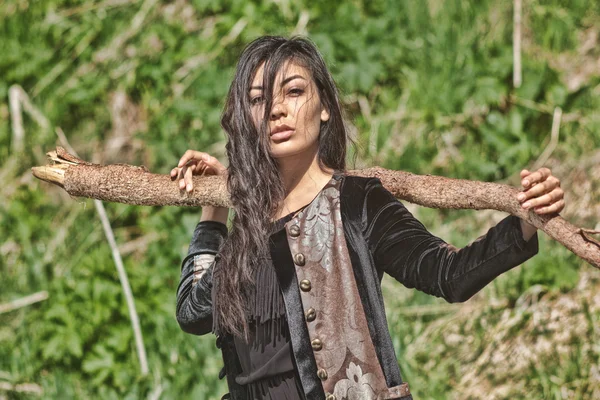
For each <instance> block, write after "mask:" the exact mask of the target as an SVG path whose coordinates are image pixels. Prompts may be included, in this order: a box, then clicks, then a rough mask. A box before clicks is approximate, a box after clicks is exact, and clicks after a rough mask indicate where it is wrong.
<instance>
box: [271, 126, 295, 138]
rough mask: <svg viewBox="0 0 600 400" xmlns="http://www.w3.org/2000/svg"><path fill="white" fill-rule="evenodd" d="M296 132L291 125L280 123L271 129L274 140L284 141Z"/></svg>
mask: <svg viewBox="0 0 600 400" xmlns="http://www.w3.org/2000/svg"><path fill="white" fill-rule="evenodd" d="M293 133H294V128H292V127H290V126H289V125H278V126H276V127H275V128H273V129H271V139H272V140H274V141H282V140H286V139H289V138H290V137H291V136H292V134H293Z"/></svg>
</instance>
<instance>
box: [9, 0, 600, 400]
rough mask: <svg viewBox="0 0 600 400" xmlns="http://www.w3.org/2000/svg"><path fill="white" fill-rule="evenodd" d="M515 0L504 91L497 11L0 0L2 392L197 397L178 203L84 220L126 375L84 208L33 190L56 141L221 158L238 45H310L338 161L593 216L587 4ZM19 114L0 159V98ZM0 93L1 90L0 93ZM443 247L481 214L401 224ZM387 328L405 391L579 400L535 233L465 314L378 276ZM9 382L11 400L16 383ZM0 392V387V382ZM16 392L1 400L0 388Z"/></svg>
mask: <svg viewBox="0 0 600 400" xmlns="http://www.w3.org/2000/svg"><path fill="white" fill-rule="evenodd" d="M523 3H524V6H523V21H522V27H523V29H522V30H523V35H522V36H523V37H522V47H523V60H522V63H523V84H522V86H521V87H520V88H518V89H515V88H514V87H513V84H512V74H513V55H512V33H513V4H512V1H493V0H479V1H475V0H473V1H465V0H463V1H460V0H447V1H442V0H440V1H434V0H431V1H424V0H404V1H392V0H387V1H386V0H373V1H345V2H342V1H340V2H333V1H308V0H297V1H293V2H292V1H288V0H278V1H241V0H238V1H223V0H175V1H171V2H166V1H156V0H143V1H142V0H102V1H77V0H40V1H33V0H29V1H28V0H7V1H4V2H2V3H1V4H0V177H1V185H0V229H1V233H2V238H1V239H0V274H1V276H2V279H1V280H0V304H2V303H8V302H10V301H12V300H15V299H18V298H21V297H23V296H26V295H29V294H31V293H34V292H37V291H42V290H45V291H47V292H48V294H49V297H48V299H47V300H45V301H43V302H40V303H37V304H35V305H31V306H28V307H24V308H20V309H18V310H15V311H10V312H5V313H2V314H0V399H2V398H9V399H12V398H52V399H66V398H108V399H111V398H114V399H122V398H126V399H138V398H148V399H155V398H163V399H184V398H195V399H205V398H206V399H208V398H219V397H220V395H222V394H223V393H225V392H226V385H225V383H224V382H223V381H219V380H218V379H217V374H218V372H219V370H220V368H221V365H222V362H221V359H220V355H219V353H218V351H217V349H216V348H215V345H214V337H213V336H212V335H208V336H204V337H199V338H198V337H194V336H191V335H187V334H185V333H183V332H182V331H181V330H180V329H179V327H178V325H177V322H176V320H175V316H174V314H175V291H176V287H177V284H178V279H179V265H180V262H181V260H182V258H183V256H184V255H185V254H186V251H187V245H188V243H189V239H190V237H191V232H192V230H193V228H194V226H195V224H196V222H197V221H198V219H199V215H200V210H196V209H184V208H174V207H154V208H150V207H137V206H129V205H122V204H106V207H107V211H108V214H109V218H110V220H111V223H112V227H113V229H114V231H115V235H116V237H117V242H118V244H119V245H120V249H121V252H122V254H123V258H124V262H125V267H126V270H127V273H128V275H129V278H130V281H131V285H132V289H133V293H134V296H135V301H136V306H137V310H138V312H139V315H140V320H141V324H142V331H143V334H144V341H145V346H146V350H147V353H148V358H149V363H150V374H149V375H148V376H145V377H142V376H140V373H139V365H138V361H137V355H136V351H135V343H134V340H133V335H132V330H131V326H130V322H129V317H128V313H127V308H126V304H125V300H124V297H123V295H122V291H121V287H120V284H119V281H118V277H117V273H116V270H115V267H114V263H113V260H112V258H111V252H110V248H109V246H108V244H107V242H106V240H105V238H104V235H103V232H102V227H101V224H100V221H99V219H98V217H97V215H96V213H95V210H94V206H93V204H92V202H91V200H86V199H73V198H70V197H69V196H68V195H67V194H66V193H65V192H63V191H62V190H61V189H59V188H56V187H53V186H51V185H49V184H46V183H42V182H39V181H37V180H36V179H35V178H33V177H32V176H31V173H30V168H31V167H32V166H34V165H44V164H46V160H45V156H44V153H45V152H46V151H49V150H52V149H53V148H54V147H55V145H56V144H58V143H59V142H58V139H57V136H56V132H55V131H56V129H57V128H60V129H62V131H63V132H64V133H65V135H66V136H67V138H68V139H69V141H70V143H71V145H72V146H73V147H74V148H75V149H76V150H77V151H78V153H79V154H80V156H81V157H82V158H84V159H86V160H90V161H94V162H100V163H129V164H136V165H140V164H143V165H146V166H147V167H149V168H150V169H151V170H152V171H153V172H159V173H168V171H169V170H170V169H171V168H172V167H174V166H175V164H176V162H177V160H178V159H179V157H180V156H181V155H182V154H183V152H184V151H185V150H187V149H188V148H192V149H198V150H203V151H207V152H209V153H211V154H213V155H215V156H217V157H219V158H221V160H222V161H224V162H225V160H224V159H223V158H224V156H223V154H224V146H225V137H224V134H223V132H222V131H221V129H220V126H219V119H220V114H221V110H222V106H223V103H224V98H225V95H226V92H227V89H228V86H229V84H230V82H231V79H232V75H233V69H234V66H235V62H236V59H237V57H238V55H239V53H240V51H241V49H242V48H243V46H244V45H245V44H246V43H248V42H249V41H251V40H252V39H254V38H256V37H258V36H260V35H264V34H282V35H291V34H303V35H307V36H309V37H310V38H311V39H312V40H314V41H315V42H316V44H317V45H318V47H319V48H320V50H321V51H322V53H323V55H324V57H325V59H326V61H327V63H328V65H329V67H330V69H331V71H332V73H333V75H334V77H335V79H336V81H337V83H338V85H339V87H340V89H341V91H342V93H343V101H344V104H345V106H346V109H347V111H348V116H349V118H350V120H351V122H352V123H353V126H354V127H355V128H356V129H353V132H355V136H356V140H357V143H358V146H357V150H356V152H355V156H356V162H355V164H354V163H351V165H350V167H351V168H354V167H356V168H362V167H366V166H372V165H380V166H382V167H386V168H391V169H400V170H405V171H410V172H414V173H419V174H438V175H444V176H448V177H454V178H466V179H476V180H485V181H497V182H503V183H510V184H513V185H518V183H519V180H518V173H519V171H520V169H521V168H531V167H532V166H533V165H534V164H535V162H536V161H537V160H538V158H539V157H540V155H541V154H542V152H543V151H544V149H545V148H546V146H548V144H549V143H550V131H551V126H552V118H553V113H554V110H555V108H556V107H560V109H561V110H562V112H563V114H562V123H561V125H560V134H559V140H558V144H557V146H556V148H555V149H554V151H553V152H552V153H551V155H550V157H549V158H548V159H547V160H545V161H546V162H545V165H548V166H550V167H552V169H553V171H554V173H555V174H556V175H557V176H559V177H560V178H561V180H562V183H563V187H564V188H565V190H566V191H567V193H568V196H567V209H566V210H565V212H564V213H563V214H564V215H565V216H566V217H567V218H568V219H569V220H571V221H572V222H574V223H576V224H577V225H579V226H586V227H589V228H594V227H595V226H596V224H597V223H598V220H599V216H600V206H599V204H598V203H599V202H598V200H599V198H600V195H599V193H600V179H599V178H598V176H600V169H599V167H598V164H600V161H599V160H600V157H599V154H600V153H599V152H598V150H597V149H598V148H599V145H600V116H599V114H600V112H599V110H600V67H599V66H600V50H599V49H600V37H599V35H600V3H598V2H597V1H596V0H572V1H559V0H530V1H524V2H523ZM13 85H19V86H20V87H22V88H23V90H24V91H25V93H27V95H28V96H29V98H30V99H31V103H32V104H33V106H34V107H36V108H37V109H39V111H40V113H41V115H42V119H45V120H46V121H47V125H46V126H44V125H43V124H42V125H40V123H39V122H38V121H39V120H40V118H38V119H37V120H36V118H32V116H31V114H29V113H27V112H25V113H23V126H24V130H25V138H24V147H23V150H19V149H17V148H15V139H14V137H13V129H14V128H15V125H14V124H13V123H11V117H13V116H14V113H13V112H11V110H10V107H9V92H10V91H11V90H10V88H11V87H12V86H13ZM13 90H14V89H13ZM410 209H411V210H412V211H413V212H415V213H416V215H417V216H418V218H419V219H420V220H422V221H423V222H424V223H425V225H426V226H427V227H428V228H429V229H430V230H432V232H434V233H436V234H437V235H439V236H441V237H443V238H444V239H445V240H447V241H449V242H451V243H453V244H455V245H458V246H463V245H466V244H467V243H468V242H469V241H471V240H473V239H475V238H476V237H477V236H479V235H481V234H482V233H484V232H485V230H486V229H487V228H489V227H490V226H492V225H493V223H494V222H496V221H498V220H499V219H500V218H502V217H503V215H501V214H499V213H495V212H488V211H481V212H470V211H469V212H468V211H451V212H450V211H446V210H429V209H418V208H416V207H412V206H411V208H410ZM383 287H384V293H385V297H386V304H387V312H388V322H389V325H390V329H391V332H392V335H393V340H394V344H395V348H396V352H397V355H398V359H399V362H400V366H401V369H402V373H403V376H404V378H405V380H407V381H408V382H409V383H410V385H411V388H412V392H413V394H414V395H415V398H419V399H429V398H435V399H445V398H461V399H464V398H486V399H492V398H499V399H500V398H509V397H510V398H529V399H540V398H552V399H554V398H556V399H559V398H574V399H580V398H600V363H599V358H600V344H599V343H600V327H599V325H600V324H599V318H600V296H598V294H597V293H598V292H599V289H600V274H599V271H598V270H596V269H594V268H593V267H591V266H590V265H588V264H585V263H583V262H582V261H581V260H579V259H578V258H577V257H575V256H574V255H572V254H571V253H570V252H568V251H567V250H565V249H564V248H563V247H562V246H561V245H559V244H557V243H555V242H553V241H551V240H550V239H548V238H547V237H545V235H543V234H542V235H540V254H539V255H538V256H536V257H535V258H534V259H532V260H530V261H528V262H526V263H525V264H524V265H523V266H520V267H517V268H516V269H514V270H512V271H510V272H508V273H506V274H505V275H503V276H502V277H500V278H498V279H497V280H496V281H494V283H492V284H490V285H489V286H488V287H487V288H486V289H484V290H483V291H482V292H481V293H480V294H478V295H476V296H475V298H473V299H471V300H469V301H468V302H466V303H464V304H458V305H447V304H446V303H444V302H443V301H440V300H439V299H435V298H432V297H430V296H427V295H424V294H422V293H419V292H416V291H409V290H406V289H404V288H402V287H401V285H400V284H398V283H396V282H393V281H392V280H391V279H387V278H386V279H385V280H384V282H383ZM24 383H30V384H32V385H33V386H30V388H31V387H33V389H34V391H37V392H41V394H32V393H30V392H28V391H27V390H25V389H26V387H24V386H18V385H20V384H24ZM11 388H12V389H11ZM15 389H17V390H15Z"/></svg>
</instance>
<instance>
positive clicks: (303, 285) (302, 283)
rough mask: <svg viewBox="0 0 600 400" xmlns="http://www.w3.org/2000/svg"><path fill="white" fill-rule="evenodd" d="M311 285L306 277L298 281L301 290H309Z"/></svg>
mask: <svg viewBox="0 0 600 400" xmlns="http://www.w3.org/2000/svg"><path fill="white" fill-rule="evenodd" d="M311 287H312V286H311V284H310V281H309V280H308V279H302V280H301V281H300V289H302V291H303V292H310V289H311Z"/></svg>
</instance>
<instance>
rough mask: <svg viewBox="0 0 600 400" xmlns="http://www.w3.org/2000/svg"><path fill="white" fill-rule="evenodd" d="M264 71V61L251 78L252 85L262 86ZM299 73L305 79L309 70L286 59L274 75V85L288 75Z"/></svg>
mask: <svg viewBox="0 0 600 400" xmlns="http://www.w3.org/2000/svg"><path fill="white" fill-rule="evenodd" d="M264 71H265V63H262V64H261V65H260V66H259V67H258V69H257V70H256V73H255V74H254V77H253V78H252V86H262V85H263V84H262V81H263V77H264ZM293 75H300V76H301V77H303V78H305V79H306V80H310V72H309V71H308V70H307V69H306V68H304V67H303V66H302V65H300V64H298V63H295V62H293V61H286V62H285V63H283V65H282V66H281V68H280V69H279V71H277V76H275V85H274V86H275V87H277V86H279V84H280V82H281V81H282V80H283V79H285V78H286V77H288V76H293Z"/></svg>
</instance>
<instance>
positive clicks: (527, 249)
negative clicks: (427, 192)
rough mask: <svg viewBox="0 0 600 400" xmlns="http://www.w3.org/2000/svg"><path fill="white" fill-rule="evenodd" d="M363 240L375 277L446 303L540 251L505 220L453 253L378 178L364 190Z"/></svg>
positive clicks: (513, 219) (513, 223)
mask: <svg viewBox="0 0 600 400" xmlns="http://www.w3.org/2000/svg"><path fill="white" fill-rule="evenodd" d="M363 212H364V214H363V215H365V216H366V221H364V222H365V224H366V233H365V235H366V237H367V240H368V244H369V249H370V251H371V254H372V256H373V260H374V262H375V265H376V268H377V269H378V272H379V273H382V271H383V272H387V273H388V274H390V275H391V276H393V277H394V278H395V279H396V280H398V281H399V282H401V283H402V284H403V285H404V286H406V287H408V288H416V289H418V290H421V291H423V292H426V293H429V294H431V295H434V296H437V297H442V298H444V299H445V300H447V301H448V302H462V301H466V300H468V299H469V298H470V297H471V296H473V295H474V294H475V293H477V292H478V291H479V290H481V289H482V288H483V287H484V286H486V285H487V284H488V283H489V282H491V281H492V280H493V279H494V278H495V277H497V276H498V275H500V274H502V273H503V272H505V271H508V270H510V269H511V268H513V267H515V266H517V265H519V264H521V263H523V262H524V261H526V260H527V259H529V258H530V257H532V256H533V255H535V254H536V253H537V251H538V239H537V233H536V234H535V235H534V236H533V237H532V238H530V239H529V240H528V241H525V239H523V234H522V230H521V226H520V220H519V218H517V217H514V216H509V217H507V218H505V219H503V220H502V221H500V222H499V223H498V224H497V225H496V226H494V227H492V228H491V229H490V230H489V231H488V232H487V233H486V234H485V235H483V236H481V237H479V238H478V239H477V240H475V241H474V242H472V243H471V244H469V245H468V246H466V247H464V248H462V249H457V248H455V247H453V246H452V245H449V244H447V243H446V242H444V241H443V240H442V239H440V238H438V237H436V236H434V235H432V234H431V233H429V232H428V231H427V229H426V228H425V227H424V226H423V224H421V223H420V222H419V221H418V220H417V219H416V218H415V217H413V216H412V214H411V213H410V212H409V211H408V210H407V209H406V208H405V207H404V205H402V203H400V202H399V201H398V200H397V199H396V198H395V197H394V196H393V195H392V194H391V193H390V192H389V191H388V190H387V189H385V188H384V187H383V186H382V184H381V181H380V180H379V179H372V180H370V181H369V182H368V183H367V185H366V194H365V203H364V209H363Z"/></svg>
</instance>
